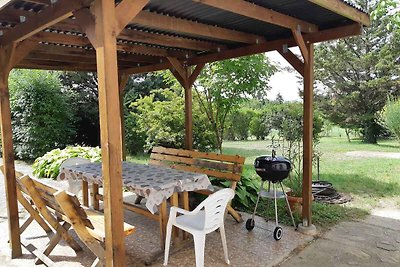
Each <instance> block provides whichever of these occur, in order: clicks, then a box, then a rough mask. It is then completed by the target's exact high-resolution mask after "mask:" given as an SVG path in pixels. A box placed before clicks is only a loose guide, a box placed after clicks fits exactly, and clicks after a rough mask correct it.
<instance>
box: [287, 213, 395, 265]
mask: <svg viewBox="0 0 400 267" xmlns="http://www.w3.org/2000/svg"><path fill="white" fill-rule="evenodd" d="M279 266H282V267H289V266H299V267H302V266H304V267H305V266H307V267H313V266H316V267H317V266H326V267H330V266H332V267H333V266H335V267H336V266H363V267H369V266H371V267H375V266H381V267H399V266H400V220H397V219H393V218H384V217H379V216H375V215H372V216H368V217H367V218H366V219H365V220H363V221H356V222H342V223H340V224H338V225H337V226H335V227H334V228H333V229H332V230H330V231H328V232H326V233H325V234H324V235H323V236H322V237H321V238H319V239H317V240H315V241H314V242H312V243H311V244H310V245H309V246H308V247H306V248H305V249H304V250H302V251H301V252H300V253H298V254H297V255H294V256H292V257H291V258H289V259H288V260H286V261H285V262H283V263H281V264H280V265H279Z"/></svg>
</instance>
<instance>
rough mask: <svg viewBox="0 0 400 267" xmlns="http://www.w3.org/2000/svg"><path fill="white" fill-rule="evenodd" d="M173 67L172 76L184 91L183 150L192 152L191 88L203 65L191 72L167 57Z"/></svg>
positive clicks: (188, 68)
mask: <svg viewBox="0 0 400 267" xmlns="http://www.w3.org/2000/svg"><path fill="white" fill-rule="evenodd" d="M168 60H169V62H170V63H171V65H172V66H173V68H174V69H173V70H171V72H172V74H173V75H174V76H175V78H176V79H177V80H178V81H179V83H180V84H181V85H182V87H183V88H184V89H185V149H188V150H193V112H192V109H193V108H192V107H193V94H192V86H193V84H194V82H195V81H196V78H197V76H198V75H199V74H200V73H201V70H202V69H203V68H204V65H205V64H203V63H202V64H199V65H197V66H196V68H195V69H194V70H193V71H192V70H191V68H190V67H189V66H187V65H186V64H182V63H181V62H180V61H179V60H178V59H176V58H171V57H168Z"/></svg>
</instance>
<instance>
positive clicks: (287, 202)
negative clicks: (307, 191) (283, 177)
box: [279, 182, 297, 230]
mask: <svg viewBox="0 0 400 267" xmlns="http://www.w3.org/2000/svg"><path fill="white" fill-rule="evenodd" d="M279 184H280V185H281V188H282V192H283V195H284V196H285V200H286V205H287V207H288V209H289V213H290V217H291V218H292V223H293V226H294V228H295V229H296V230H297V226H296V223H295V222H294V218H293V213H292V209H291V208H290V205H289V200H288V198H287V195H286V192H285V190H284V189H283V185H282V182H279Z"/></svg>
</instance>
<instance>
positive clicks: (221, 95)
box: [194, 54, 276, 151]
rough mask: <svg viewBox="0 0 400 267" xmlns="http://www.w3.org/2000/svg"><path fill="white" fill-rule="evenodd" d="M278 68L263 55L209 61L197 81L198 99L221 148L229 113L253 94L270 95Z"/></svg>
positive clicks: (196, 93)
mask: <svg viewBox="0 0 400 267" xmlns="http://www.w3.org/2000/svg"><path fill="white" fill-rule="evenodd" d="M275 71H276V68H275V67H274V66H273V65H271V64H270V63H269V62H268V61H267V59H266V58H265V56H264V55H263V54H259V55H253V56H248V57H242V58H237V59H230V60H224V61H219V62H214V63H211V64H207V65H206V67H205V68H204V69H203V71H202V73H201V74H200V75H199V77H198V80H197V82H196V83H195V84H194V90H195V96H196V98H195V99H196V101H197V102H198V103H199V104H200V107H201V110H202V112H203V113H205V114H206V115H207V118H208V120H209V123H211V127H212V130H213V132H214V136H215V140H216V144H217V148H218V149H219V150H220V151H221V149H222V139H223V137H224V131H225V128H226V119H227V116H228V115H229V114H230V113H231V112H232V111H233V110H235V109H236V108H237V107H238V105H239V104H240V103H242V102H243V101H244V100H245V99H247V98H249V97H250V96H255V97H260V95H262V96H266V92H267V91H268V90H269V87H268V79H269V78H270V77H271V75H272V74H273V73H274V72H275Z"/></svg>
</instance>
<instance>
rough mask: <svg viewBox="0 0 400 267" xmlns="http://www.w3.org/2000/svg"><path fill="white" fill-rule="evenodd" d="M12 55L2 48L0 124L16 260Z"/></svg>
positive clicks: (0, 54) (19, 249)
mask: <svg viewBox="0 0 400 267" xmlns="http://www.w3.org/2000/svg"><path fill="white" fill-rule="evenodd" d="M9 49H11V48H9ZM12 50H14V49H12ZM12 53H13V52H11V51H9V50H8V49H5V48H1V50H0V62H1V66H0V123H1V141H2V146H3V147H2V148H3V165H4V179H5V181H4V184H5V189H6V199H7V212H8V229H9V240H10V246H11V258H16V257H19V256H21V255H22V250H21V238H20V232H19V217H18V201H17V186H16V180H15V166H14V148H13V137H12V126H11V110H10V95H9V91H8V76H9V74H10V61H11V58H12Z"/></svg>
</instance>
